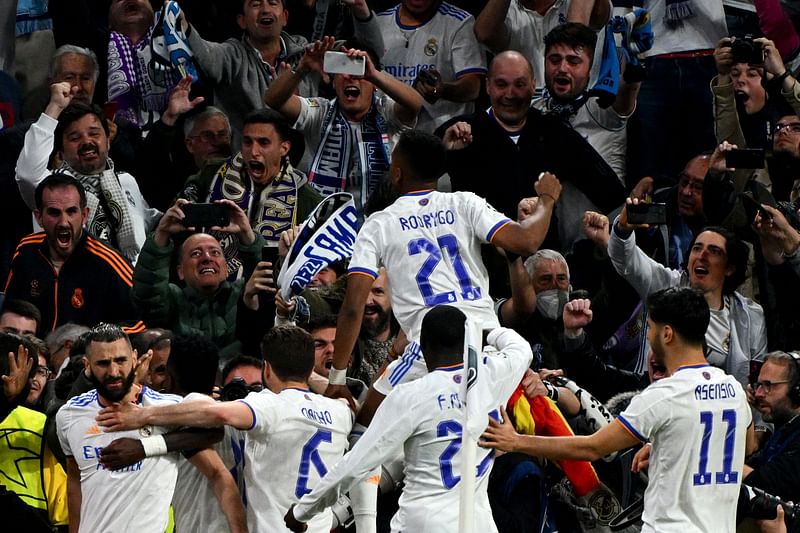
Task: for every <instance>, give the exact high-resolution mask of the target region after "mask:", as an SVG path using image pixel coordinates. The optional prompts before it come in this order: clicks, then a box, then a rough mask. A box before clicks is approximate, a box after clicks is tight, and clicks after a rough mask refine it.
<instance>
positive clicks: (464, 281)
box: [408, 234, 481, 307]
mask: <svg viewBox="0 0 800 533" xmlns="http://www.w3.org/2000/svg"><path fill="white" fill-rule="evenodd" d="M442 251H444V252H446V253H447V255H448V256H449V258H450V263H452V265H453V271H454V272H455V275H456V279H457V280H458V286H459V287H460V289H461V299H462V300H468V301H469V300H477V299H479V298H480V297H481V288H480V287H476V286H474V285H473V284H472V280H470V279H469V273H468V272H467V267H466V266H464V261H463V260H462V259H461V254H460V253H459V250H458V240H457V239H456V237H455V235H452V234H447V235H442V236H441V237H439V238H437V239H436V242H435V243H434V242H431V241H429V240H428V239H414V240H412V241H409V243H408V253H409V255H417V254H421V253H426V254H428V258H427V259H425V262H424V263H422V266H421V267H420V268H419V272H417V278H416V279H417V286H418V287H419V292H420V293H422V298H423V299H424V300H425V306H426V307H433V306H435V305H442V304H448V303H453V302H455V301H456V294H455V291H445V292H440V293H436V292H433V288H432V287H431V280H430V278H431V274H433V271H434V270H436V267H437V266H438V265H439V263H440V262H441V261H442Z"/></svg>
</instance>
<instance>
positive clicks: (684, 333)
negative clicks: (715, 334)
mask: <svg viewBox="0 0 800 533" xmlns="http://www.w3.org/2000/svg"><path fill="white" fill-rule="evenodd" d="M647 312H648V313H649V315H650V320H652V321H653V322H655V323H656V324H669V325H670V326H671V327H672V329H674V330H675V332H676V333H678V335H680V336H681V338H682V339H683V340H684V341H686V342H687V343H688V344H691V345H695V346H703V345H704V343H705V338H706V330H708V322H709V320H710V317H711V312H710V311H709V310H708V303H707V302H706V299H705V298H704V297H703V293H702V292H700V291H699V290H697V289H693V288H691V287H671V288H669V289H664V290H660V291H658V292H654V293H653V294H651V295H650V296H649V297H648V298H647Z"/></svg>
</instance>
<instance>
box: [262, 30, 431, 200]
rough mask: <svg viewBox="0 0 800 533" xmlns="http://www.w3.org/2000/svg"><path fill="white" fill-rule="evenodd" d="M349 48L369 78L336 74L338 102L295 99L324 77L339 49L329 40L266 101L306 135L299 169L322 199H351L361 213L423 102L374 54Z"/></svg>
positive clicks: (280, 82) (275, 87)
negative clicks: (329, 55)
mask: <svg viewBox="0 0 800 533" xmlns="http://www.w3.org/2000/svg"><path fill="white" fill-rule="evenodd" d="M347 44H348V45H350V46H351V47H350V48H349V49H347V48H343V49H342V51H346V53H347V54H348V56H350V57H351V58H354V59H355V58H362V59H363V60H364V62H365V67H364V75H363V76H351V75H349V74H334V75H333V88H334V90H335V92H336V98H335V99H334V100H328V99H326V98H303V97H300V96H297V95H296V94H295V90H296V89H297V87H298V86H299V84H300V83H301V82H302V81H303V80H304V79H305V78H306V76H307V75H309V74H311V73H312V72H318V73H322V70H323V58H324V56H325V52H327V51H330V50H332V49H333V47H334V41H333V37H325V38H324V39H323V40H322V41H317V42H316V43H314V44H313V45H312V46H311V47H310V48H309V49H308V50H306V53H305V54H303V59H302V60H301V61H300V64H299V65H298V66H297V69H296V70H294V71H291V70H289V71H286V72H284V73H283V74H282V75H281V76H280V77H279V78H278V79H276V80H275V82H274V83H273V84H272V86H271V87H270V88H269V90H268V91H267V92H266V94H265V95H264V101H265V102H266V104H267V105H268V106H270V107H272V108H274V109H278V110H279V111H280V112H281V113H282V114H283V115H284V116H285V117H286V118H288V119H289V121H290V122H292V123H293V126H294V127H295V128H297V129H298V130H300V131H302V132H303V135H304V136H305V141H306V153H305V155H304V157H303V161H302V162H301V163H300V167H301V169H302V170H304V171H307V172H308V178H309V181H310V182H311V184H312V185H313V186H314V187H315V188H316V189H317V190H318V191H319V192H320V193H321V194H323V195H328V194H331V193H334V192H338V191H347V192H349V193H351V194H352V195H353V198H354V200H355V204H356V208H357V209H358V210H359V212H361V211H362V208H363V206H364V203H365V202H366V201H367V197H368V196H369V195H370V194H371V193H372V192H373V191H374V190H375V188H376V187H377V185H378V182H379V181H380V178H381V177H382V176H383V174H384V173H385V172H386V170H388V168H389V162H390V154H391V152H392V149H393V147H394V145H395V143H396V142H397V136H398V135H399V134H400V132H401V131H402V130H403V129H405V128H410V127H413V126H414V125H415V123H416V118H417V114H418V113H419V111H420V109H422V97H421V96H420V95H419V93H418V92H417V91H415V90H414V89H412V88H411V87H409V86H408V85H406V84H404V83H402V82H401V81H399V80H397V79H395V78H394V77H393V76H391V75H389V74H387V73H386V72H382V71H380V70H378V68H377V67H376V66H375V65H378V64H379V63H378V58H377V55H376V54H375V53H374V51H372V50H370V49H367V48H365V47H364V46H363V45H361V44H359V43H357V42H355V41H350V42H348V43H347ZM356 48H361V49H360V50H359V49H356Z"/></svg>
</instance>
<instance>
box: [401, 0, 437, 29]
mask: <svg viewBox="0 0 800 533" xmlns="http://www.w3.org/2000/svg"><path fill="white" fill-rule="evenodd" d="M439 4H440V2H438V1H436V2H433V3H432V4H431V6H430V8H429V9H428V10H426V11H425V12H422V13H412V12H411V11H409V10H408V9H407V8H406V6H405V5H404V4H400V24H402V25H403V26H421V25H422V24H425V23H426V22H428V21H429V20H430V19H432V18H433V15H435V14H436V11H437V10H438V9H439Z"/></svg>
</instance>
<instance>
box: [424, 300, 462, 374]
mask: <svg viewBox="0 0 800 533" xmlns="http://www.w3.org/2000/svg"><path fill="white" fill-rule="evenodd" d="M466 320H467V317H466V315H464V313H463V312H462V311H461V310H460V309H458V308H457V307H454V306H452V305H437V306H436V307H434V308H433V309H431V310H430V311H428V312H427V313H426V314H425V317H424V318H423V319H422V328H421V330H420V335H419V345H420V348H422V354H423V355H424V356H425V360H426V361H427V362H428V363H430V364H432V365H442V364H454V363H457V362H458V361H461V360H463V357H464V353H463V352H464V328H465V322H466Z"/></svg>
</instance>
